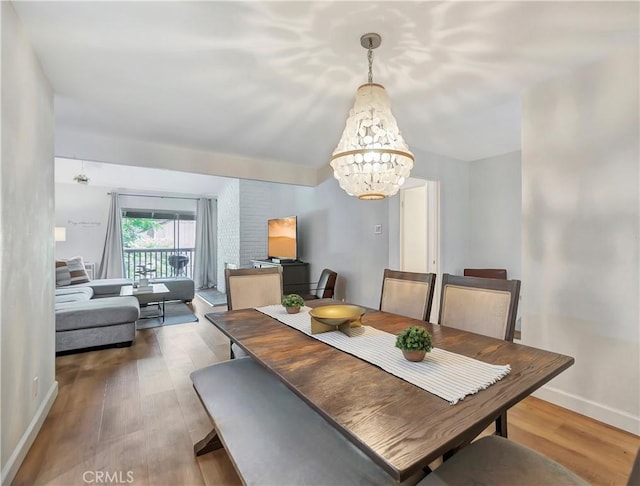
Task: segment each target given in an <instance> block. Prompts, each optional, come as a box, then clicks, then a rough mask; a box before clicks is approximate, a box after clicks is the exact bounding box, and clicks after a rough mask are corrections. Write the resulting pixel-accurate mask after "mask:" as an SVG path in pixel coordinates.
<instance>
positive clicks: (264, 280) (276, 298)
mask: <svg viewBox="0 0 640 486" xmlns="http://www.w3.org/2000/svg"><path fill="white" fill-rule="evenodd" d="M224 280H225V284H226V288H227V308H228V309H229V310H234V309H248V308H250V307H261V306H263V305H272V304H280V303H281V302H282V267H268V268H241V269H231V268H227V269H225V271H224Z"/></svg>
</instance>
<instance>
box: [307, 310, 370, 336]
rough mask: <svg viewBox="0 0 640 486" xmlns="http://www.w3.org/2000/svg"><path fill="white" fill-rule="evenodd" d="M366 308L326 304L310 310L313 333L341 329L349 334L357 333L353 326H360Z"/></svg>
mask: <svg viewBox="0 0 640 486" xmlns="http://www.w3.org/2000/svg"><path fill="white" fill-rule="evenodd" d="M364 312H365V310H364V309H363V308H362V307H359V306H357V305H347V304H339V305H325V306H322V307H316V308H315V309H311V310H310V311H309V315H310V316H311V334H320V333H323V332H330V331H340V332H343V333H344V334H346V335H348V336H353V335H355V334H354V332H355V331H352V330H351V328H359V327H360V326H361V325H362V323H361V322H360V318H361V317H362V316H363V315H364Z"/></svg>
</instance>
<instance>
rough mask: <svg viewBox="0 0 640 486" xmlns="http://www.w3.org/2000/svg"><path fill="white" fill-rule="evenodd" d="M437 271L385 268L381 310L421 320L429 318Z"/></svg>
mask: <svg viewBox="0 0 640 486" xmlns="http://www.w3.org/2000/svg"><path fill="white" fill-rule="evenodd" d="M435 282H436V274H435V273H416V272H398V271H396V270H389V269H388V268H385V270H384V276H383V277H382V293H381V295H380V310H381V311H384V312H390V313H392V314H398V315H401V316H405V317H411V318H413V319H420V320H421V321H427V320H429V316H430V315H431V303H432V301H433V291H434V287H435Z"/></svg>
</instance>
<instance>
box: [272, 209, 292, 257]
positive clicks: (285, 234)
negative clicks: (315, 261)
mask: <svg viewBox="0 0 640 486" xmlns="http://www.w3.org/2000/svg"><path fill="white" fill-rule="evenodd" d="M267 241H268V245H267V246H268V253H269V255H268V256H269V258H276V259H278V260H297V258H298V218H297V217H296V216H289V217H288V218H277V219H270V220H269V222H268V233H267Z"/></svg>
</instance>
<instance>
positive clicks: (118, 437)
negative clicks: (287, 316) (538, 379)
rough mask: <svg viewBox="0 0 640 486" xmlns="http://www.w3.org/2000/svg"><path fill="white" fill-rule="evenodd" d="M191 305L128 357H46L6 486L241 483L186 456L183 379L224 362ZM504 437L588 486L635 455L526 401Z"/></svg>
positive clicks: (625, 440)
mask: <svg viewBox="0 0 640 486" xmlns="http://www.w3.org/2000/svg"><path fill="white" fill-rule="evenodd" d="M193 305H194V312H195V313H196V314H197V315H198V317H199V318H200V321H199V322H197V323H189V324H180V325H174V326H166V327H161V328H154V329H147V330H143V331H138V333H137V335H136V342H135V344H134V345H133V346H132V347H130V348H114V349H106V350H100V351H91V352H87V353H79V354H73V355H68V356H61V357H58V358H56V376H57V380H58V383H59V392H58V398H57V399H56V401H55V403H54V405H53V408H52V410H51V413H50V414H49V416H48V417H47V419H46V420H45V423H44V425H43V427H42V429H41V430H40V433H39V434H38V437H37V438H36V441H35V442H34V444H33V446H32V447H31V450H30V451H29V453H28V454H27V457H26V459H25V461H24V463H23V464H22V467H21V468H20V470H19V471H18V474H17V475H16V478H15V479H14V481H13V483H12V484H14V485H45V484H48V485H64V486H72V485H86V484H87V483H91V482H93V483H98V482H99V481H96V478H97V477H100V476H99V475H100V474H102V475H103V476H102V479H103V480H102V482H103V483H109V482H110V483H112V484H113V483H116V482H120V483H125V484H133V485H150V486H156V485H239V484H241V482H240V479H239V478H238V476H237V474H236V473H235V470H234V468H233V465H232V463H231V461H230V460H229V458H228V456H227V455H226V453H225V451H224V450H218V451H215V452H213V453H209V454H206V455H204V456H201V457H198V458H196V457H195V456H194V454H193V444H194V443H196V442H197V441H198V440H200V439H202V437H204V436H205V435H206V434H207V433H208V432H209V430H210V429H211V423H210V421H209V418H208V417H207V415H206V413H205V412H204V409H203V408H202V405H201V404H200V402H199V400H198V398H197V396H196V394H195V392H194V391H193V388H192V386H191V380H190V379H189V373H190V372H191V371H193V370H195V369H198V368H201V367H203V366H206V365H208V364H211V363H214V362H217V361H222V360H225V359H227V357H228V353H229V344H228V341H227V339H226V338H225V337H224V336H223V335H222V334H221V333H220V332H218V331H217V330H216V329H215V328H214V327H213V326H212V325H211V324H209V323H208V321H206V319H204V318H203V317H202V316H203V315H204V314H205V313H206V312H212V311H213V312H215V311H216V310H218V311H222V310H224V309H225V308H224V307H215V308H212V307H211V306H209V305H208V304H207V303H206V302H204V301H203V300H201V299H199V298H196V299H195V300H194V302H193ZM509 436H510V438H511V439H513V440H515V441H517V442H520V443H522V444H525V445H527V446H529V447H531V448H533V449H536V450H538V451H540V452H541V453H543V454H545V455H547V456H549V457H551V458H553V459H554V460H556V461H558V462H560V463H561V464H564V465H565V466H566V467H568V468H569V469H571V470H573V471H574V472H575V473H576V474H578V475H580V476H581V477H583V478H585V479H586V480H588V481H589V482H591V483H592V484H597V485H600V484H602V485H608V484H613V485H624V484H626V478H627V476H628V474H629V471H630V470H631V464H632V462H633V459H634V457H635V452H636V450H637V449H638V447H640V438H639V437H637V436H634V435H632V434H628V433H626V432H623V431H620V430H618V429H614V428H612V427H609V426H608V425H605V424H602V423H600V422H596V421H594V420H591V419H589V418H586V417H583V416H581V415H578V414H575V413H573V412H570V411H568V410H565V409H562V408H560V407H556V406H555V405H552V404H549V403H547V402H544V401H542V400H538V399H536V398H528V399H526V400H524V401H523V402H522V403H520V404H519V405H517V406H516V407H514V408H513V409H511V410H510V411H509ZM106 474H108V475H109V476H105V475H106ZM109 478H110V479H111V481H107V479H109ZM114 478H115V479H116V480H114ZM129 479H132V480H133V481H132V482H131V481H128V480H129ZM117 480H119V481H117Z"/></svg>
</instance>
